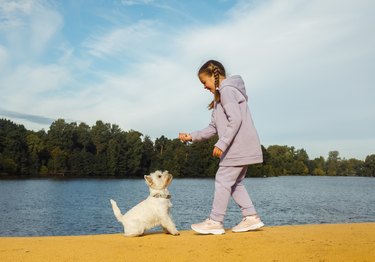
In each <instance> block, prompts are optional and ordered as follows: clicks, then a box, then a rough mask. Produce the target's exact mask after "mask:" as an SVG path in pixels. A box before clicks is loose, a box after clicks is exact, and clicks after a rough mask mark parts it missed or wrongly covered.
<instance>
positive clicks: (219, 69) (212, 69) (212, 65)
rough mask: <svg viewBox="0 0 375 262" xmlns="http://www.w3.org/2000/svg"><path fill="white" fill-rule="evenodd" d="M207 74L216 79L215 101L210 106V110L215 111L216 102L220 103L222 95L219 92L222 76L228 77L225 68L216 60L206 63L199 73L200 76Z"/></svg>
mask: <svg viewBox="0 0 375 262" xmlns="http://www.w3.org/2000/svg"><path fill="white" fill-rule="evenodd" d="M203 73H204V74H207V75H208V76H212V75H213V76H214V79H215V82H214V84H215V89H216V91H215V94H214V100H212V102H211V103H210V104H209V105H208V109H210V110H211V109H213V108H214V104H215V102H218V101H220V93H219V91H218V88H219V84H220V81H219V80H220V76H223V77H226V73H225V68H224V66H223V65H222V64H221V63H220V62H218V61H216V60H209V61H207V62H206V63H204V64H203V65H202V66H201V68H200V69H199V71H198V75H200V74H203Z"/></svg>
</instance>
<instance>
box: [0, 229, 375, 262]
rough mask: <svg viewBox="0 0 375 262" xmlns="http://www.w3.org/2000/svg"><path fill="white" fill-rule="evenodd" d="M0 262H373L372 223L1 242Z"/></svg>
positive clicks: (374, 232) (4, 239) (3, 239)
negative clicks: (130, 236)
mask: <svg viewBox="0 0 375 262" xmlns="http://www.w3.org/2000/svg"><path fill="white" fill-rule="evenodd" d="M0 261H2V262H4V261H231V262H235V261H375V223H358V224H322V225H298V226H277V227H264V228H263V229H261V230H259V231H253V232H246V233H232V232H231V231H230V230H227V232H226V234H224V235H217V236H214V235H197V234H195V233H194V232H192V231H182V232H181V235H180V236H171V235H166V234H164V233H162V232H156V233H149V234H146V235H144V236H142V237H135V238H127V237H124V236H123V235H122V234H121V233H119V234H108V235H92V236H91V235H87V236H59V237H1V238H0Z"/></svg>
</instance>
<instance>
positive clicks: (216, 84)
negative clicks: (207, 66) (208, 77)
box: [213, 66, 220, 88]
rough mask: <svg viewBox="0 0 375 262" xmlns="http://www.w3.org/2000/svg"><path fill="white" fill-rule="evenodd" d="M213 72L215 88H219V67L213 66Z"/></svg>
mask: <svg viewBox="0 0 375 262" xmlns="http://www.w3.org/2000/svg"><path fill="white" fill-rule="evenodd" d="M213 73H214V78H215V88H219V77H220V73H219V68H217V67H216V66H214V68H213Z"/></svg>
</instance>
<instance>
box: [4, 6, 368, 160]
mask: <svg viewBox="0 0 375 262" xmlns="http://www.w3.org/2000/svg"><path fill="white" fill-rule="evenodd" d="M374 11H375V2H374V1H372V0H367V1H366V0H351V1H350V0H346V1H342V0H330V1H324V0H315V1H305V0H286V1H277V0H274V1H272V0H266V1H254V0H253V1H242V0H239V1H230V0H221V1H220V0H218V1H177V0H175V1H161V0H127V1H126V0H123V1H120V0H118V1H104V0H102V1H85V0H75V1H73V0H71V1H68V0H66V1H33V0H24V1H7V0H0V117H3V118H7V119H11V120H12V121H14V122H16V123H19V124H24V125H25V127H26V128H28V129H33V130H40V129H42V128H44V129H45V130H48V128H49V126H50V124H51V122H52V121H53V120H55V119H57V118H64V119H66V120H67V121H76V122H85V123H87V124H89V125H93V124H95V122H96V120H103V121H104V122H108V123H112V124H118V125H119V126H120V127H121V128H122V129H123V130H125V131H127V130H130V129H133V130H137V131H140V132H142V133H143V134H144V135H149V136H151V138H156V137H160V136H161V135H165V136H167V137H168V138H171V139H172V138H175V137H177V134H178V132H180V131H186V132H189V131H194V130H196V129H200V128H203V127H205V126H206V125H207V124H208V122H209V119H210V111H208V110H207V109H206V106H207V104H208V103H209V102H210V100H211V94H210V93H208V92H207V91H206V90H203V87H202V86H201V84H200V82H199V80H198V78H197V77H196V72H197V70H198V68H199V67H200V65H201V64H202V63H204V62H205V61H206V60H208V59H217V60H219V61H221V62H222V63H223V64H224V65H225V66H226V69H227V71H228V72H229V74H240V75H241V76H242V77H243V78H244V80H245V83H246V86H247V91H248V93H249V97H250V100H249V106H250V108H251V111H252V113H253V118H254V121H255V125H256V127H257V129H258V132H259V136H260V139H261V142H262V144H263V145H265V146H266V147H267V146H269V145H273V144H277V145H288V146H294V147H295V148H297V149H300V148H304V149H305V150H306V151H307V153H308V154H309V156H310V158H314V157H318V156H324V157H327V156H328V152H329V151H332V150H338V151H339V153H340V156H341V157H342V158H347V159H348V158H352V157H354V158H357V159H364V158H365V157H366V156H367V155H370V154H373V153H375V121H374V120H375V103H374V98H375V73H374V68H375V48H374V47H375V30H374V29H373V25H374V24H375V17H374V16H373V13H374Z"/></svg>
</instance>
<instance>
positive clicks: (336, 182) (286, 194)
mask: <svg viewBox="0 0 375 262" xmlns="http://www.w3.org/2000/svg"><path fill="white" fill-rule="evenodd" d="M245 185H246V188H247V189H248V191H249V193H250V196H251V198H252V200H253V202H254V204H255V207H256V209H257V211H258V214H259V215H260V216H261V218H262V220H263V222H264V223H265V224H266V225H269V226H274V225H297V224H319V223H355V222H375V178H366V177H300V176H291V177H273V178H246V179H245ZM213 190H214V180H213V179H174V180H173V182H172V184H171V186H170V192H171V194H172V203H173V208H172V210H171V213H172V216H173V219H174V221H175V223H176V226H177V228H178V229H179V230H186V229H190V224H192V223H196V222H200V221H201V220H204V219H205V218H207V216H208V215H209V213H210V209H211V203H212V196H213ZM147 195H148V189H147V186H146V185H145V183H144V181H143V180H142V179H28V180H0V236H52V235H86V234H104V233H120V232H122V231H123V228H122V225H121V224H119V223H118V222H117V221H116V219H115V217H114V215H113V212H112V209H111V207H110V203H109V199H110V198H113V199H115V200H116V201H117V203H118V205H119V207H120V209H121V210H122V211H123V213H124V211H127V210H128V209H130V208H131V207H133V206H134V205H136V204H137V203H139V202H141V201H142V200H143V199H145V198H146V196H147ZM240 220H241V213H240V210H239V208H238V207H237V206H236V205H235V203H234V202H233V201H231V202H230V204H229V207H228V210H227V215H226V218H225V222H224V226H225V227H226V228H229V227H232V226H234V225H235V224H237V223H238V222H239V221H240ZM155 230H157V231H159V230H161V229H160V228H156V229H155Z"/></svg>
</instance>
